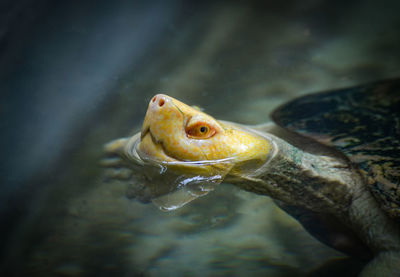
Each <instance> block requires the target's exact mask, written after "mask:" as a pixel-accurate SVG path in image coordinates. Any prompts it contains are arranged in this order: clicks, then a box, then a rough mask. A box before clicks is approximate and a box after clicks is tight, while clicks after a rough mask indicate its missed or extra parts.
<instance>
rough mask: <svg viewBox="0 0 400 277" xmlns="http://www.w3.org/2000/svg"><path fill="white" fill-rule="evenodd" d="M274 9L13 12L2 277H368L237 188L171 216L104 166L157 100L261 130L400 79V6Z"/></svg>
mask: <svg viewBox="0 0 400 277" xmlns="http://www.w3.org/2000/svg"><path fill="white" fill-rule="evenodd" d="M261 3H262V1H260V2H257V1H250V2H247V3H244V2H243V3H241V4H240V3H236V4H234V3H228V1H227V2H219V3H213V2H211V1H210V2H202V3H201V4H200V3H195V2H194V1H193V2H189V1H123V0H116V1H112V2H110V1H97V2H96V4H94V3H93V2H90V1H69V2H57V3H53V1H45V0H41V1H29V0H26V1H19V2H18V3H14V2H13V1H3V3H2V4H0V14H1V17H0V20H1V21H0V22H1V28H0V91H1V96H0V97H1V99H0V100H1V101H0V110H1V117H0V128H1V139H0V141H1V144H0V147H1V148H0V149H1V154H2V162H1V165H0V173H1V174H0V181H1V188H2V193H1V195H0V209H1V223H2V224H1V226H2V228H1V235H2V240H1V270H2V271H3V272H4V274H5V273H7V274H9V276H12V275H14V276H302V275H306V274H308V273H309V272H313V271H314V272H315V271H316V270H318V268H321V267H323V265H326V264H330V265H331V266H330V267H329V266H325V269H324V270H327V271H328V272H331V274H332V276H335V274H341V275H343V276H346V274H347V276H353V275H354V274H355V273H354V272H356V271H357V268H358V264H357V261H347V262H344V261H342V262H341V260H340V259H343V257H344V256H343V255H342V254H340V253H338V252H336V251H334V250H332V249H329V248H328V247H326V246H324V245H322V244H321V243H319V242H318V241H316V240H314V239H313V238H312V237H311V236H310V235H308V234H307V233H306V232H305V231H304V230H303V229H302V227H301V226H300V225H299V224H298V223H297V222H296V221H294V220H293V219H292V218H290V217H289V216H287V215H286V214H284V212H282V211H281V210H279V209H278V208H277V207H276V206H275V205H274V204H273V202H272V201H271V200H270V199H269V198H268V197H264V196H258V195H254V194H251V193H247V192H243V191H240V190H239V189H237V188H235V187H232V186H230V185H227V184H224V185H221V186H220V188H219V189H218V190H216V191H215V192H214V193H212V194H210V195H209V196H207V197H204V198H200V199H198V200H196V201H194V202H193V203H191V204H189V205H187V206H185V207H183V208H182V209H179V210H177V211H174V212H170V213H164V212H161V211H159V210H157V209H156V208H155V207H153V206H152V205H145V204H140V203H137V202H134V201H131V200H129V199H127V198H126V197H125V190H126V186H125V184H124V183H122V182H117V181H112V182H105V181H104V173H103V170H102V169H101V168H100V167H99V166H98V161H99V160H100V159H101V157H102V154H103V153H102V145H103V144H104V143H105V142H107V141H109V140H111V139H114V138H117V137H121V136H126V135H128V134H130V133H132V132H134V131H136V130H138V129H139V128H140V125H141V123H142V119H143V117H144V114H145V110H146V107H147V102H148V101H149V100H150V98H151V96H152V95H154V94H155V93H159V92H163V93H166V94H169V95H171V96H174V97H176V98H178V99H180V100H182V101H184V102H186V103H188V104H196V105H198V106H200V107H202V108H204V109H205V111H206V112H208V113H210V114H212V115H214V116H215V117H217V118H220V119H225V120H231V121H237V122H241V123H247V124H250V123H262V122H266V121H268V120H269V117H268V115H269V113H270V112H271V111H272V110H273V109H274V107H276V106H277V105H279V104H280V103H283V102H284V101H286V100H288V99H291V98H293V97H295V96H299V95H303V94H305V93H308V92H315V91H320V90H325V89H331V88H338V87H344V86H350V85H354V84H359V83H363V82H368V81H373V80H377V79H382V78H389V77H398V76H400V54H399V51H398V49H399V46H400V36H399V30H400V18H399V17H398V10H399V5H398V4H395V3H397V2H396V1H385V2H384V3H378V2H377V1H318V0H309V1H285V2H282V1H268V4H265V3H264V4H261ZM338 264H342V266H338ZM332 265H334V266H332ZM332 268H336V270H337V271H339V273H337V272H333V269H332ZM321 271H322V269H321ZM317 272H318V271H317ZM315 274H317V273H315ZM322 276H327V275H326V274H324V275H322Z"/></svg>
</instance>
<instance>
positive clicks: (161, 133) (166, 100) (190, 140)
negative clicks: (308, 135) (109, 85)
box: [137, 94, 271, 174]
mask: <svg viewBox="0 0 400 277" xmlns="http://www.w3.org/2000/svg"><path fill="white" fill-rule="evenodd" d="M137 148H138V152H139V155H141V156H142V157H144V158H147V159H152V160H155V161H159V162H164V163H170V164H173V163H174V162H175V164H176V165H177V164H179V165H180V166H181V167H182V168H185V170H191V171H196V170H200V171H210V166H212V167H214V168H215V167H218V168H230V169H232V168H236V169H235V170H239V168H241V169H243V168H245V167H248V166H244V165H245V164H249V163H250V164H252V166H253V165H254V163H262V162H264V161H265V160H266V159H267V157H268V153H269V152H271V145H270V143H269V141H268V140H266V139H265V138H263V137H261V136H259V135H256V134H254V133H251V132H249V131H248V130H245V129H243V128H240V127H239V125H237V124H234V123H229V122H223V121H217V120H216V119H214V118H213V117H211V116H210V115H208V114H206V113H204V112H201V111H200V110H199V109H198V108H194V107H191V106H188V105H186V104H184V103H182V102H180V101H178V100H176V99H174V98H172V97H169V96H167V95H163V94H158V95H156V96H154V97H153V98H152V99H151V100H150V103H149V107H148V109H147V113H146V116H145V119H144V123H143V127H142V131H141V137H140V143H139V144H138V146H137ZM185 162H189V164H190V165H191V166H190V167H185V166H184V165H185ZM193 162H195V163H193ZM239 165H240V166H239ZM211 171H212V170H211ZM211 174H212V172H211Z"/></svg>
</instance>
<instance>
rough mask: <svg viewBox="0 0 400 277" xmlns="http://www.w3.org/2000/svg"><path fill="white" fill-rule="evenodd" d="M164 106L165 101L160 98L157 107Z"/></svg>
mask: <svg viewBox="0 0 400 277" xmlns="http://www.w3.org/2000/svg"><path fill="white" fill-rule="evenodd" d="M164 104H165V101H164V99H162V98H161V99H160V100H159V101H158V106H160V107H162V106H164Z"/></svg>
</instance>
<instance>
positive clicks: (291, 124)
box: [272, 79, 400, 219]
mask: <svg viewBox="0 0 400 277" xmlns="http://www.w3.org/2000/svg"><path fill="white" fill-rule="evenodd" d="M272 118H273V120H274V121H275V122H276V123H277V124H278V125H280V126H281V127H284V128H287V129H289V130H292V131H295V132H297V133H300V134H302V135H304V136H307V137H311V138H313V139H315V140H317V141H319V142H321V143H323V144H326V145H329V146H334V147H336V148H337V149H339V150H340V151H341V152H342V153H344V154H345V155H347V157H349V158H350V160H351V161H352V162H354V163H355V164H358V166H359V168H360V171H361V172H362V174H364V175H365V176H366V180H367V185H368V187H369V189H370V191H371V192H372V194H373V195H374V197H375V198H376V200H377V201H378V202H379V203H380V206H381V208H382V209H383V210H385V211H386V212H387V213H388V214H389V215H390V216H391V217H393V218H397V219H400V79H393V80H385V81H380V82H376V83H372V84H367V85H362V86H357V87H353V88H348V89H340V90H334V91H328V92H323V93H317V94H311V95H308V96H305V97H301V98H298V99H295V100H293V101H291V102H289V103H287V104H284V105H283V106H281V107H279V108H278V109H276V110H275V111H274V112H273V114H272Z"/></svg>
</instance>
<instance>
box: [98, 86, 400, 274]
mask: <svg viewBox="0 0 400 277" xmlns="http://www.w3.org/2000/svg"><path fill="white" fill-rule="evenodd" d="M272 119H273V120H274V122H273V123H267V124H263V125H257V126H244V125H240V124H236V123H232V122H226V121H217V120H215V119H214V118H212V117H211V116H209V115H207V114H205V113H203V112H201V111H200V110H199V109H197V108H193V107H190V106H187V105H186V104H184V103H182V102H180V101H178V100H176V99H174V98H172V97H169V96H166V95H162V94H159V95H156V96H154V97H153V98H152V99H151V101H150V104H149V108H148V110H147V113H146V117H145V119H144V123H143V127H142V131H141V133H138V134H136V135H134V136H133V137H130V138H123V139H119V140H115V141H113V142H111V143H109V144H107V145H106V151H107V152H108V154H109V156H110V157H109V158H108V159H106V160H104V164H105V165H106V166H108V167H111V168H119V167H120V168H125V169H120V170H118V171H116V172H114V175H113V176H114V177H117V178H125V179H129V180H131V183H132V184H134V187H133V194H134V196H135V197H137V198H139V199H141V200H151V201H152V202H153V203H155V204H156V205H158V206H159V207H160V208H162V209H164V210H171V209H176V208H179V207H181V206H182V205H184V204H186V203H188V202H190V201H191V200H193V199H195V198H197V197H199V196H202V195H205V194H207V193H208V192H209V191H211V190H213V189H214V187H215V186H216V185H217V184H219V183H220V182H222V181H224V182H226V183H231V184H234V185H237V186H238V187H240V188H242V189H245V190H247V191H250V192H254V193H257V194H262V195H268V196H270V197H272V198H274V199H275V200H276V202H277V204H278V205H279V206H280V207H281V208H282V209H284V210H285V211H286V212H288V213H289V214H291V215H292V216H294V217H295V218H297V220H298V221H299V222H300V223H301V224H302V225H303V226H304V227H305V229H306V230H307V231H309V232H310V233H311V234H312V235H313V236H314V237H316V238H317V239H319V240H320V241H322V242H324V243H325V244H327V245H329V246H331V247H333V248H335V249H338V250H340V251H342V252H344V253H347V254H349V255H353V256H354V255H357V256H358V257H360V258H365V259H368V260H369V259H370V260H371V261H370V262H369V263H368V264H367V265H366V267H365V268H364V269H363V270H362V272H361V276H400V79H394V80H386V81H381V82H376V83H372V84H368V85H363V86H359V87H354V88H350V89H342V90H334V91H328V92H323V93H317V94H311V95H308V96H304V97H300V98H298V99H295V100H293V101H291V102H289V103H287V104H285V105H283V106H281V107H279V108H278V109H276V110H275V111H274V112H273V114H272ZM126 168H129V169H130V170H129V171H126Z"/></svg>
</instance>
